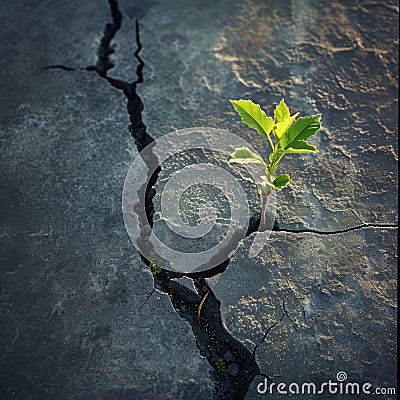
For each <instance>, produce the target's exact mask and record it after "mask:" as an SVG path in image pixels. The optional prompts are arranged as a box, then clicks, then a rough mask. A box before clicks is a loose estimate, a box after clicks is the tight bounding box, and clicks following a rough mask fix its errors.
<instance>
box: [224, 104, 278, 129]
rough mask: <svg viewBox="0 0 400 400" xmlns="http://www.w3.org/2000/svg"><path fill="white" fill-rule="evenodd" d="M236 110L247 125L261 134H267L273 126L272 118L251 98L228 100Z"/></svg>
mask: <svg viewBox="0 0 400 400" xmlns="http://www.w3.org/2000/svg"><path fill="white" fill-rule="evenodd" d="M229 101H230V102H231V103H232V105H233V107H234V108H235V110H236V112H237V113H238V114H239V115H240V116H241V117H242V121H243V122H244V123H245V124H246V125H247V126H248V127H249V128H253V129H256V130H257V132H258V133H259V134H260V135H262V136H268V135H269V134H270V133H271V130H272V128H273V127H274V120H273V119H272V118H271V117H267V114H265V112H264V111H263V110H261V107H260V105H259V104H255V103H253V102H252V101H251V100H229Z"/></svg>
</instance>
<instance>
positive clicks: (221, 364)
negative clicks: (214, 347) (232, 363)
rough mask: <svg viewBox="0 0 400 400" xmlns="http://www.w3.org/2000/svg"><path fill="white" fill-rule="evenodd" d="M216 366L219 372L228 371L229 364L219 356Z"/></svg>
mask: <svg viewBox="0 0 400 400" xmlns="http://www.w3.org/2000/svg"><path fill="white" fill-rule="evenodd" d="M215 368H216V369H217V371H218V372H226V370H227V369H228V366H227V364H226V361H225V360H224V359H223V358H219V359H218V360H217V361H215Z"/></svg>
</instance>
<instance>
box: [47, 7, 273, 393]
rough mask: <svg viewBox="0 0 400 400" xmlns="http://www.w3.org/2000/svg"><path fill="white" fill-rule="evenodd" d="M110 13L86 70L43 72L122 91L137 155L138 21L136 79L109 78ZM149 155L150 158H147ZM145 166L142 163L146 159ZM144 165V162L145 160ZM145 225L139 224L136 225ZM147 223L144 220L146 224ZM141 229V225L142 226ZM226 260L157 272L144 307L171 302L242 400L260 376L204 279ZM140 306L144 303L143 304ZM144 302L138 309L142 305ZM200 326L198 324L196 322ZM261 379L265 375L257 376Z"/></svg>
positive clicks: (118, 22) (141, 129)
mask: <svg viewBox="0 0 400 400" xmlns="http://www.w3.org/2000/svg"><path fill="white" fill-rule="evenodd" d="M108 3H109V6H110V11H111V17H112V22H111V23H107V24H106V26H105V29H104V32H103V36H102V38H101V40H100V44H99V47H98V49H97V57H98V59H97V62H96V64H94V65H91V66H89V67H86V68H81V67H78V68H72V67H68V66H63V65H51V66H48V67H46V68H44V69H61V70H64V71H77V70H83V71H89V72H95V73H97V74H98V75H99V76H100V77H101V78H103V79H105V80H106V81H107V82H108V83H109V84H110V85H111V86H112V87H114V88H116V89H118V90H120V91H122V92H123V93H124V95H125V97H126V98H127V100H128V104H127V111H128V115H129V118H130V125H129V130H130V132H131V135H132V137H133V138H134V139H135V144H136V147H137V149H138V151H139V152H141V151H142V150H143V149H144V148H145V147H146V146H148V145H149V144H150V143H152V142H153V141H154V139H153V138H152V137H151V136H150V135H149V134H148V133H147V130H146V126H145V124H144V123H143V120H142V111H143V108H144V107H143V103H142V100H141V98H140V96H139V95H138V94H137V92H136V87H137V85H138V84H140V83H143V81H144V79H143V68H144V66H145V63H144V61H143V60H142V59H141V57H140V51H141V49H142V44H141V41H140V29H139V20H138V19H137V20H136V21H135V33H136V51H135V52H134V57H135V58H136V60H137V61H138V66H137V68H136V80H135V81H133V82H126V81H123V80H120V79H115V78H112V77H110V76H108V72H109V71H110V70H111V69H113V68H114V64H113V62H112V61H111V59H110V56H111V54H113V53H114V51H115V50H114V48H113V47H112V44H111V43H112V40H113V38H114V37H115V35H116V34H117V32H118V31H119V29H120V28H121V26H122V19H123V15H122V12H121V10H120V8H119V3H118V1H116V0H109V1H108ZM151 156H152V155H150V157H151ZM145 161H146V160H145ZM147 161H148V160H147ZM160 170H161V169H160V168H159V169H158V170H156V171H155V173H154V174H153V175H152V176H151V177H150V180H149V183H148V185H147V186H146V187H143V188H141V189H139V190H145V199H146V204H145V209H146V214H147V218H148V221H149V223H150V225H151V226H152V225H153V214H154V205H153V201H152V200H153V197H154V195H155V189H154V185H155V183H156V181H157V178H158V174H159V172H160ZM141 222H145V221H139V224H141ZM146 222H147V221H146ZM144 225H145V224H143V226H144ZM258 225H259V217H258V218H252V219H251V221H250V224H249V228H248V231H247V235H249V234H250V233H252V232H255V231H256V230H257V229H258ZM140 257H141V260H142V261H143V262H144V263H145V264H146V265H147V266H149V265H150V261H149V260H147V259H145V258H144V257H143V256H140ZM228 264H229V259H228V260H226V261H225V262H223V263H222V264H220V265H218V266H217V267H215V268H213V269H211V270H208V271H204V272H201V273H193V274H179V273H175V272H171V271H166V270H162V271H161V272H160V273H159V274H156V275H154V276H153V277H154V288H153V290H152V291H151V292H150V293H149V294H148V296H147V297H146V299H145V302H146V301H147V300H148V299H149V298H150V297H151V295H152V294H153V293H154V290H155V289H157V290H159V291H161V292H163V293H165V294H167V295H168V296H169V298H170V300H171V303H172V306H173V307H174V309H175V311H176V312H177V313H178V314H179V316H180V317H182V318H183V319H184V320H185V321H187V322H188V323H189V324H190V326H191V328H192V332H193V335H194V337H195V339H196V346H197V348H198V350H199V351H200V354H201V355H202V356H204V357H205V358H206V359H207V360H208V362H209V364H210V365H211V366H212V367H213V368H214V373H213V379H214V380H215V381H216V382H217V384H218V389H219V393H218V398H219V399H227V400H241V399H244V397H245V396H246V393H247V391H248V388H249V386H250V383H251V382H252V380H253V378H254V377H255V376H256V375H257V374H260V371H259V367H258V364H257V363H256V361H255V359H254V357H253V355H252V353H251V352H250V351H249V350H248V349H247V348H245V347H244V345H243V344H242V343H240V342H239V341H237V340H236V339H235V338H233V337H232V336H231V335H230V334H229V333H228V331H227V330H226V328H225V326H224V324H223V322H222V318H221V310H220V305H221V303H220V301H219V300H218V299H217V298H216V296H215V294H214V293H213V291H212V290H211V288H210V287H209V286H208V284H207V282H206V281H205V278H208V277H211V276H214V275H216V274H218V273H222V272H224V271H225V269H226V267H227V265H228ZM182 277H187V278H189V279H191V280H192V281H193V283H194V287H195V289H196V291H197V293H195V292H193V291H192V290H190V289H188V288H187V287H186V286H184V285H182V284H180V283H178V282H176V281H175V280H174V279H177V278H178V279H179V278H182ZM206 292H209V294H208V296H207V301H205V302H204V304H203V308H202V313H201V318H199V316H198V312H197V311H198V307H199V305H200V302H201V299H202V298H203V296H204V294H205V293H206ZM145 302H144V303H145ZM144 303H143V304H144ZM202 321H203V324H201V322H202ZM219 358H224V359H225V361H226V364H227V365H228V367H227V371H226V372H222V371H218V368H217V367H216V364H215V362H216V360H218V359H219ZM261 375H263V376H266V375H264V374H261Z"/></svg>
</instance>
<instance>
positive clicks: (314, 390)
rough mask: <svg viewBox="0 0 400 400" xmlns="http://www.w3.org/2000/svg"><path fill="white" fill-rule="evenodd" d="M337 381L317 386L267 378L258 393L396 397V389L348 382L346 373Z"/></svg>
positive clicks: (341, 372)
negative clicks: (275, 381) (276, 381)
mask: <svg viewBox="0 0 400 400" xmlns="http://www.w3.org/2000/svg"><path fill="white" fill-rule="evenodd" d="M336 381H337V382H334V381H333V380H332V379H329V380H328V381H327V382H323V383H321V384H316V383H313V382H303V383H296V382H291V383H285V382H280V383H274V382H268V379H267V378H265V379H264V381H263V382H260V383H259V384H258V385H257V392H258V393H259V394H274V393H276V394H281V395H293V394H300V395H310V394H315V395H319V394H333V395H336V394H346V395H347V394H351V395H354V394H357V395H359V394H366V395H369V394H373V395H394V394H396V388H393V387H375V388H374V387H373V385H372V384H371V383H369V382H364V383H362V384H360V383H357V382H346V381H347V374H346V372H344V371H339V372H338V373H337V374H336Z"/></svg>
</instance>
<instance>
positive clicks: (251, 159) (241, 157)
mask: <svg viewBox="0 0 400 400" xmlns="http://www.w3.org/2000/svg"><path fill="white" fill-rule="evenodd" d="M229 162H230V163H238V164H263V165H267V164H266V163H265V161H264V160H263V159H262V158H261V157H260V156H258V155H257V154H254V153H253V152H252V151H251V150H249V149H248V148H247V147H240V148H238V149H236V150H235V151H234V152H233V154H232V155H231V158H230V159H229Z"/></svg>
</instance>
